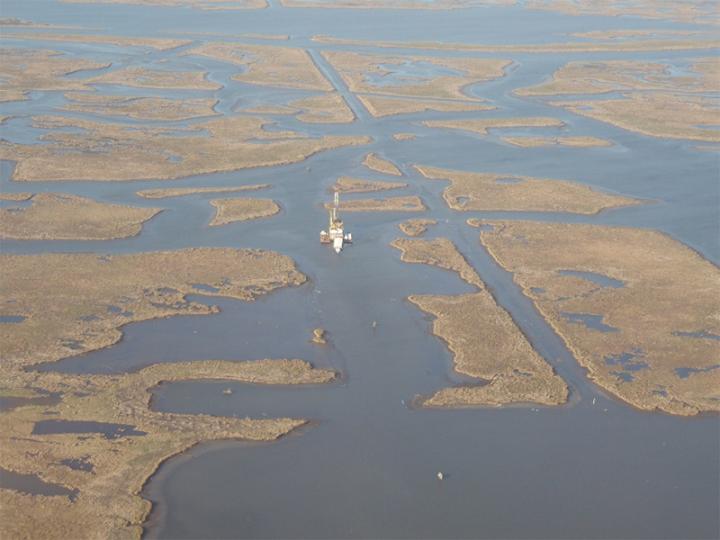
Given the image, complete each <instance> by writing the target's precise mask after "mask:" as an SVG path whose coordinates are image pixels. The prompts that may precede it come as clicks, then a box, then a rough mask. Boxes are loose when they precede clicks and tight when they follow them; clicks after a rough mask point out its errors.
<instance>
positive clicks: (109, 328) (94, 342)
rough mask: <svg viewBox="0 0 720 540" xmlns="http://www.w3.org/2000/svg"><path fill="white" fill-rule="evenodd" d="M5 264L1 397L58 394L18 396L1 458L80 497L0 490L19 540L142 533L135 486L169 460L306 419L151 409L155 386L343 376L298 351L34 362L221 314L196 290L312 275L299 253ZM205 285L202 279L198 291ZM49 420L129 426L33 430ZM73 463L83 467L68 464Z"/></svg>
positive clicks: (3, 419) (217, 292)
mask: <svg viewBox="0 0 720 540" xmlns="http://www.w3.org/2000/svg"><path fill="white" fill-rule="evenodd" d="M0 270H1V273H2V276H3V279H2V280H1V281H0V304H1V305H0V313H3V315H6V316H8V315H9V316H12V315H16V316H18V317H19V318H20V319H21V320H20V321H19V322H17V323H12V324H2V325H0V338H1V339H2V343H3V362H2V365H0V375H1V376H2V385H1V386H0V395H2V396H20V397H24V398H32V397H35V396H41V395H47V393H53V394H54V395H57V396H58V398H59V402H58V403H56V404H52V405H36V404H32V402H28V403H27V404H23V403H22V402H21V403H19V404H17V405H16V406H15V408H14V409H12V410H5V411H3V414H2V415H0V434H1V435H0V445H1V446H2V448H3V452H2V453H0V467H2V468H3V469H5V470H10V471H14V472H17V473H21V474H35V475H37V476H38V477H39V478H41V479H42V480H44V481H46V482H50V483H52V484H55V485H58V486H62V487H65V488H67V490H68V494H70V495H72V499H74V500H71V498H69V497H63V496H43V495H28V494H24V493H20V492H17V491H13V490H10V489H0V520H2V523H3V532H4V534H5V535H7V536H8V537H11V538H29V537H34V538H37V537H42V538H49V539H50V538H58V539H60V538H63V539H64V538H108V537H110V538H133V539H139V538H140V535H141V533H142V524H143V522H144V520H145V519H146V517H147V515H148V512H149V510H150V503H149V502H148V501H145V500H143V499H142V498H141V497H140V496H139V493H140V490H141V488H142V486H143V485H144V484H145V482H146V480H147V478H148V477H149V476H150V475H152V474H153V473H154V471H155V470H156V468H157V467H158V465H160V463H162V462H163V461H164V460H166V459H168V458H169V457H171V456H173V455H176V454H178V453H181V452H183V451H185V450H187V449H188V448H190V447H192V446H194V445H196V444H198V443H199V442H203V441H209V440H219V439H239V438H242V439H248V440H257V441H265V440H273V439H276V438H278V437H280V436H282V435H284V434H285V433H288V432H289V431H291V430H292V429H294V428H296V427H298V426H300V425H302V424H304V423H305V422H306V421H305V420H302V419H294V418H277V419H250V418H225V417H214V416H208V415H185V414H168V413H161V412H155V411H153V410H152V409H151V406H150V397H151V394H150V393H149V391H150V390H152V389H153V388H154V387H156V386H157V385H158V384H161V383H162V382H164V381H176V380H192V379H216V380H227V381H238V382H245V383H253V384H318V383H326V382H330V381H331V380H333V379H334V378H335V376H336V374H335V373H334V372H332V371H328V370H316V369H313V368H312V366H310V365H309V364H308V363H307V362H304V361H301V360H257V361H220V360H203V361H191V362H183V363H174V364H156V365H151V366H149V367H147V368H145V369H142V370H140V371H138V372H134V373H125V374H118V375H72V374H64V373H54V372H37V371H33V370H32V369H31V368H32V366H33V365H36V364H38V363H41V362H44V361H56V360H59V359H61V358H64V357H67V356H73V355H78V354H82V353H84V352H87V351H91V350H96V349H98V348H101V347H107V346H109V345H111V344H113V343H115V342H117V341H118V340H119V339H120V337H121V333H120V328H121V327H122V326H123V325H125V324H128V323H130V322H137V321H144V320H148V319H152V318H159V317H169V316H173V315H190V314H196V315H201V314H210V313H215V312H217V308H216V307H213V306H207V305H204V304H199V303H196V302H191V301H188V300H187V299H186V298H185V297H186V295H187V294H190V293H194V294H203V295H206V296H226V297H232V298H237V299H240V300H245V301H252V300H253V299H254V298H255V297H257V296H259V295H263V294H265V293H268V292H270V291H272V290H275V289H277V288H279V287H283V286H288V285H299V284H301V283H303V282H304V281H305V279H306V278H305V276H304V275H303V274H301V273H300V272H298V271H297V270H296V268H295V265H294V263H293V261H292V260H291V259H289V258H288V257H285V256H282V255H279V254H277V253H273V252H264V251H258V250H235V249H220V248H215V249H212V248H206V249H186V250H181V251H172V252H153V253H141V254H133V255H114V256H100V255H93V254H40V255H3V256H0ZM199 284H202V285H205V287H203V289H202V291H198V290H197V286H198V285H199ZM288 413H290V414H291V413H292V411H288ZM48 419H52V420H61V421H75V422H91V423H92V422H100V423H104V427H106V428H111V429H115V427H119V428H122V429H121V430H120V431H118V432H115V433H114V434H113V433H112V432H111V433H110V434H109V435H104V434H103V433H85V434H83V433H72V430H71V429H70V430H68V431H70V432H69V433H59V434H49V433H45V434H43V433H36V432H35V427H36V423H37V422H38V421H40V420H48ZM108 424H110V425H108ZM115 424H117V425H118V426H113V425H115ZM77 460H79V461H81V462H82V463H84V464H86V465H87V467H84V468H73V467H71V466H68V465H67V463H68V462H72V461H77ZM108 501H112V504H108Z"/></svg>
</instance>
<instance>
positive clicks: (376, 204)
mask: <svg viewBox="0 0 720 540" xmlns="http://www.w3.org/2000/svg"><path fill="white" fill-rule="evenodd" d="M330 207H331V205H330V204H326V205H325V208H330ZM340 210H343V211H344V212H423V211H425V210H427V208H426V207H425V204H424V203H423V201H422V199H421V198H420V197H418V196H417V195H408V196H404V197H388V198H386V199H352V200H343V201H340Z"/></svg>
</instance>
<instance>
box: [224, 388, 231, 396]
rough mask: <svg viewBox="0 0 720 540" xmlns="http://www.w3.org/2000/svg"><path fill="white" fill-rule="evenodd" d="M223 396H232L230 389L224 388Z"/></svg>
mask: <svg viewBox="0 0 720 540" xmlns="http://www.w3.org/2000/svg"><path fill="white" fill-rule="evenodd" d="M223 394H225V395H226V396H229V395H230V394H232V388H226V389H225V390H223Z"/></svg>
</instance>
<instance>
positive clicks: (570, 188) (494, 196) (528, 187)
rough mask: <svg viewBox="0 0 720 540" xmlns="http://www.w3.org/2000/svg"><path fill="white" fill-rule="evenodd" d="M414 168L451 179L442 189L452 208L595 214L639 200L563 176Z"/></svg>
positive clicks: (635, 202)
mask: <svg viewBox="0 0 720 540" xmlns="http://www.w3.org/2000/svg"><path fill="white" fill-rule="evenodd" d="M416 169H417V170H418V171H419V172H420V173H421V174H422V175H423V176H425V177H426V178H428V179H433V180H447V181H448V182H450V185H448V187H446V188H445V190H444V191H443V199H445V202H446V203H447V205H448V206H449V207H450V208H452V209H453V210H461V211H470V210H472V211H516V212H571V213H576V214H596V213H598V212H600V211H601V210H606V209H608V208H618V207H622V206H631V205H635V204H640V203H641V201H640V200H638V199H632V198H629V197H622V196H620V195H612V194H610V193H603V192H601V191H597V190H595V189H593V188H591V187H588V186H585V185H583V184H578V183H576V182H568V181H566V180H554V179H549V178H532V177H529V176H518V175H513V174H497V173H477V172H468V171H453V170H449V169H439V168H436V167H427V166H424V165H419V166H416Z"/></svg>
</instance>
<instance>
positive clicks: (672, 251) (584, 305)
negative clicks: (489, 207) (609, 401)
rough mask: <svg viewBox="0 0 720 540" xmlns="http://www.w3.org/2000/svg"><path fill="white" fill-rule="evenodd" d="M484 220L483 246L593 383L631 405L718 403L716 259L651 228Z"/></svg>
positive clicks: (694, 409)
mask: <svg viewBox="0 0 720 540" xmlns="http://www.w3.org/2000/svg"><path fill="white" fill-rule="evenodd" d="M485 223H489V224H490V225H491V229H489V230H488V229H487V228H483V231H482V232H481V236H480V238H481V241H482V243H483V245H485V246H486V247H487V248H488V250H489V251H490V253H491V255H492V256H493V257H494V258H495V260H496V261H497V262H498V263H499V264H500V265H501V266H502V267H503V268H505V269H507V270H508V271H510V272H512V273H513V274H514V276H513V277H514V280H515V282H516V283H518V285H520V286H521V287H522V288H523V291H524V292H525V294H526V295H527V296H529V297H530V298H531V299H532V300H533V301H534V302H535V304H536V305H537V307H538V309H539V310H540V311H541V313H542V314H543V316H544V317H545V318H546V319H547V320H548V322H549V323H550V324H551V325H552V326H553V327H554V328H555V330H556V331H557V333H558V334H559V335H560V336H561V337H562V338H563V339H564V340H565V342H566V343H567V345H568V347H569V348H570V349H571V350H572V352H573V353H574V355H575V357H576V358H577V360H578V361H579V362H580V364H582V365H583V366H584V367H585V368H587V370H588V376H589V377H590V378H591V379H592V380H593V381H594V382H596V383H597V384H598V385H600V386H602V387H603V388H605V389H606V390H608V391H609V392H611V393H612V394H614V395H616V396H618V397H619V398H621V399H623V400H625V401H627V402H628V403H630V404H632V405H634V406H636V407H638V408H640V409H645V410H655V409H658V410H661V411H665V412H668V413H672V414H680V415H693V414H697V413H698V412H701V411H718V410H720V363H719V362H718V358H720V341H718V339H719V336H720V313H719V312H718V304H717V298H718V294H719V293H720V270H718V268H717V267H716V266H715V265H713V264H712V263H710V262H708V261H706V260H705V259H703V258H702V257H701V256H700V255H698V254H697V253H696V252H694V251H692V250H691V249H689V248H687V247H685V246H684V245H682V244H680V243H678V242H676V241H675V240H672V239H671V238H669V237H667V236H665V235H664V234H661V233H659V232H655V231H650V230H642V229H631V228H622V227H607V226H599V225H581V224H562V223H539V222H537V223H536V222H525V221H487V222H486V221H477V220H476V221H473V224H475V225H482V224H485ZM608 278H609V279H608Z"/></svg>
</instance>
